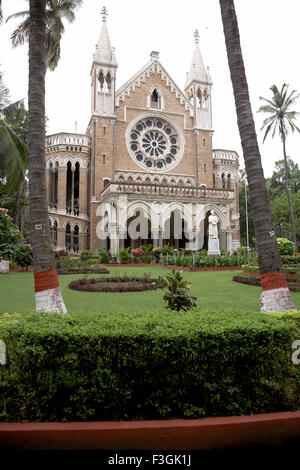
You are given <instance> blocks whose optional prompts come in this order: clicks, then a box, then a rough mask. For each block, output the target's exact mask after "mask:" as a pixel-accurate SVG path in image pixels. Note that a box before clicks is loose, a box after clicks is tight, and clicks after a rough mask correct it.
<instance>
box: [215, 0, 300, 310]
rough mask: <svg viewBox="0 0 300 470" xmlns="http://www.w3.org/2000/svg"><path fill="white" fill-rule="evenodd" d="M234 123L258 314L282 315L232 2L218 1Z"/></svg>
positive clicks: (287, 304) (282, 283) (284, 296)
mask: <svg viewBox="0 0 300 470" xmlns="http://www.w3.org/2000/svg"><path fill="white" fill-rule="evenodd" d="M219 2H220V8H221V14H222V21H223V29H224V35H225V43H226V49H227V57H228V64H229V69H230V76H231V81H232V86H233V92H234V98H235V106H236V112H237V121H238V127H239V132H240V137H241V144H242V148H243V154H244V159H245V167H246V171H247V177H248V183H249V193H250V201H251V207H252V211H253V222H254V228H255V236H256V244H257V251H258V263H259V269H260V274H261V285H262V289H263V292H262V294H261V298H260V302H261V310H262V311H277V312H282V311H285V310H287V309H293V308H295V307H294V304H293V301H292V298H291V295H290V292H289V289H288V287H287V282H286V278H285V275H284V273H283V270H282V264H281V259H280V255H279V252H278V248H277V241H276V235H275V232H274V226H273V220H272V214H271V209H270V202H269V197H268V191H267V187H266V182H265V179H264V174H263V168H262V164H261V157H260V152H259V148H258V143H257V136H256V131H255V126H254V120H253V114H252V109H251V104H250V98H249V91H248V84H247V78H246V73H245V68H244V62H243V56H242V50H241V45H240V36H239V29H238V23H237V18H236V13H235V8H234V3H233V0H219Z"/></svg>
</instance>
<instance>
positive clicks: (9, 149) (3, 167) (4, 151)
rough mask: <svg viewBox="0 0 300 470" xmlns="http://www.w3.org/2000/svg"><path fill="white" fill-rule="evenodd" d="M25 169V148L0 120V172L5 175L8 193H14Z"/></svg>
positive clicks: (3, 121) (5, 123)
mask: <svg viewBox="0 0 300 470" xmlns="http://www.w3.org/2000/svg"><path fill="white" fill-rule="evenodd" d="M26 169H27V147H26V145H25V144H24V142H23V141H22V140H21V139H20V138H19V137H18V136H17V135H16V134H15V133H14V132H13V131H12V130H11V128H10V126H9V125H8V124H7V122H6V121H5V119H1V120H0V172H1V173H2V174H3V175H5V177H6V180H7V185H8V188H9V192H10V193H15V192H16V191H17V190H18V188H19V186H20V183H21V181H22V180H23V179H24V176H25V172H26Z"/></svg>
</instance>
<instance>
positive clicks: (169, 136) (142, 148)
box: [127, 117, 182, 170]
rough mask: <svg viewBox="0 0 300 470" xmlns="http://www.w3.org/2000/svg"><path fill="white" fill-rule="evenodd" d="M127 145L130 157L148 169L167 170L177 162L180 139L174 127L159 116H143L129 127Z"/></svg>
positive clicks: (179, 153)
mask: <svg viewBox="0 0 300 470" xmlns="http://www.w3.org/2000/svg"><path fill="white" fill-rule="evenodd" d="M127 146H128V149H129V152H130V155H131V157H132V158H133V159H134V160H135V161H136V162H137V163H139V164H140V165H141V166H143V167H144V168H146V169H148V170H167V169H170V168H172V167H173V166H175V164H177V163H178V161H179V157H180V155H181V154H182V151H181V149H182V144H181V139H180V136H179V134H178V132H177V131H176V129H175V127H174V126H172V125H171V124H170V123H169V122H167V121H165V120H163V119H160V118H150V117H149V118H144V119H140V120H139V121H138V122H136V123H135V124H134V125H133V126H132V127H131V129H130V132H129V135H128V138H127Z"/></svg>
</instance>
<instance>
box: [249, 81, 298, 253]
mask: <svg viewBox="0 0 300 470" xmlns="http://www.w3.org/2000/svg"><path fill="white" fill-rule="evenodd" d="M270 90H271V91H272V93H273V96H272V97H271V99H267V98H263V97H262V96H260V97H259V99H260V100H263V101H265V102H266V104H265V105H264V106H261V107H260V108H259V110H258V112H263V113H267V114H269V115H270V116H269V117H267V118H266V119H265V120H264V122H263V125H262V127H261V130H263V129H265V135H264V140H263V141H265V140H266V137H267V136H268V134H269V132H270V131H272V137H274V135H275V134H276V131H278V133H279V135H280V137H281V141H282V147H283V158H284V170H285V189H286V193H287V197H288V203H289V209H290V219H291V226H292V236H293V242H294V245H295V250H296V251H298V249H297V248H298V247H297V238H296V230H295V219H294V211H293V204H292V201H291V196H290V190H289V171H288V161H287V155H286V137H287V135H288V131H289V130H291V131H292V132H294V131H297V132H300V129H299V128H298V127H297V126H296V124H295V122H294V120H295V119H296V116H297V114H299V113H297V112H296V111H292V110H291V107H292V106H293V105H294V104H295V101H296V99H297V98H299V93H298V94H297V95H295V93H296V90H293V91H292V92H291V93H290V94H288V85H287V84H286V83H284V84H283V85H282V87H281V90H279V89H278V88H277V86H276V85H272V86H271V87H270Z"/></svg>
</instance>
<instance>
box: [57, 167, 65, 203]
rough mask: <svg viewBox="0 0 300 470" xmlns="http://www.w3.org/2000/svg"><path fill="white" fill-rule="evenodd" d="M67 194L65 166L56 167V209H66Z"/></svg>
mask: <svg viewBox="0 0 300 470" xmlns="http://www.w3.org/2000/svg"><path fill="white" fill-rule="evenodd" d="M66 194H67V167H65V166H60V167H59V168H58V191H57V196H58V197H57V209H60V210H63V211H65V210H66Z"/></svg>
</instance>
